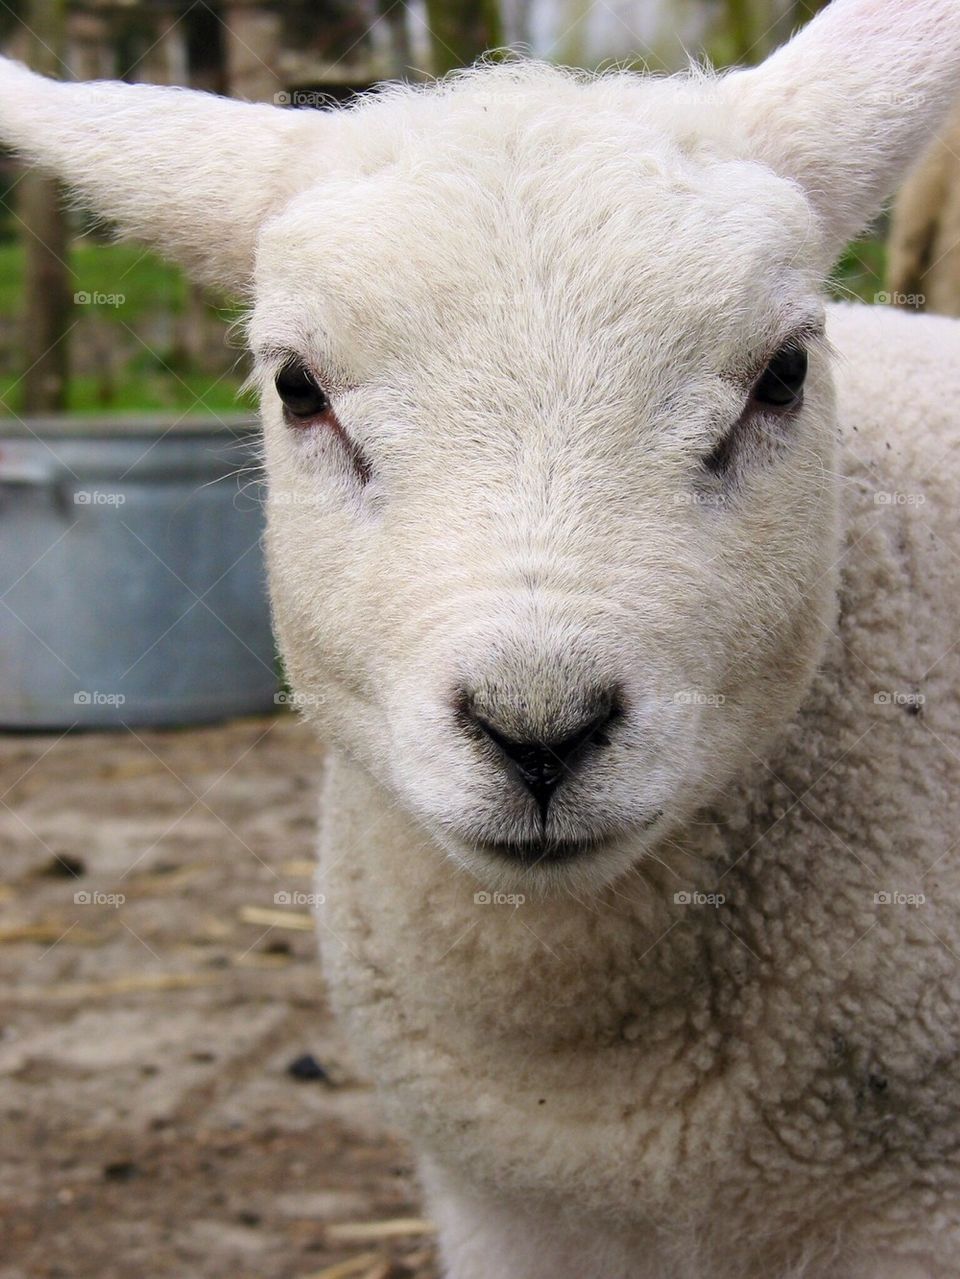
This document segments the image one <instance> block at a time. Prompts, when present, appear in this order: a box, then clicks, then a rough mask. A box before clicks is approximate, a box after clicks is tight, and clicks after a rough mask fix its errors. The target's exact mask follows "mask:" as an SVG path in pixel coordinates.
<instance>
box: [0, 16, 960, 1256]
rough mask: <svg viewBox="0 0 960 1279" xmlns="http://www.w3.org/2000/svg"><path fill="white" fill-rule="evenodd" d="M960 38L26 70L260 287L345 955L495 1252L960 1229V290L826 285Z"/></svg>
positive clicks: (445, 1240) (47, 108)
mask: <svg viewBox="0 0 960 1279" xmlns="http://www.w3.org/2000/svg"><path fill="white" fill-rule="evenodd" d="M958 79H960V0H898V2H897V3H893V2H891V0H833V3H831V4H830V5H829V6H828V7H827V9H826V10H825V11H824V12H823V13H822V14H821V15H820V16H819V17H817V18H816V19H815V20H814V21H813V22H812V23H811V24H810V25H809V26H808V27H806V28H805V29H804V30H803V31H802V32H801V33H800V35H799V36H798V37H797V38H796V39H795V40H793V41H791V42H790V44H788V45H787V46H785V48H784V49H782V50H781V51H779V52H778V53H777V54H775V55H774V56H773V57H772V58H771V59H769V60H768V61H767V63H765V64H764V65H763V66H762V67H759V68H757V69H752V70H749V71H743V72H735V73H733V74H731V75H728V76H724V77H712V76H708V75H705V74H700V73H691V74H690V75H687V76H680V77H674V78H670V79H655V78H647V77H641V76H636V75H632V74H620V73H617V74H611V75H608V76H602V77H599V78H593V77H587V76H577V75H573V74H570V73H565V72H560V71H557V70H555V69H552V68H549V67H544V66H538V65H528V64H523V63H520V64H515V65H510V66H502V67H487V68H479V69H477V70H475V71H470V72H467V73H464V74H462V75H458V76H454V77H453V78H451V79H449V80H447V81H444V82H442V83H440V84H438V85H436V86H431V87H428V88H420V89H411V88H401V87H392V88H388V89H385V90H384V91H382V92H381V93H379V94H377V95H374V96H372V97H370V98H367V99H365V100H364V101H362V102H361V103H359V104H358V105H357V106H356V107H354V108H352V109H350V110H346V111H339V112H321V113H311V112H289V111H284V110H281V109H278V108H270V107H263V106H249V105H246V104H242V103H236V102H222V101H220V100H218V99H215V98H212V97H209V96H206V95H200V94H193V93H189V92H186V91H175V90H165V89H156V88H150V87H145V86H123V85H74V84H63V85H58V84H53V83H51V82H49V81H45V80H42V79H41V78H39V77H36V76H33V75H31V74H30V73H29V72H27V71H26V70H24V69H23V68H20V67H16V66H14V65H12V64H9V63H0V138H2V139H3V140H4V141H6V142H8V143H10V144H12V145H14V146H15V147H17V148H18V149H19V150H20V151H21V152H23V153H24V154H25V155H26V156H27V157H29V158H30V159H32V160H34V161H36V162H37V163H40V164H42V165H44V166H46V167H48V168H50V169H52V170H54V171H56V172H58V173H60V174H61V175H62V176H63V177H64V178H65V179H66V180H67V181H68V182H70V183H71V184H72V185H73V186H74V187H75V188H76V190H77V192H78V194H79V195H80V197H81V198H83V199H85V200H86V201H88V202H89V203H91V204H92V205H93V206H94V207H95V208H96V209H98V210H99V211H100V212H101V213H103V214H104V215H106V216H108V217H111V218H113V219H115V220H116V221H117V222H118V224H119V226H120V229H121V230H122V231H123V232H125V233H126V234H130V235H134V236H139V237H141V238H143V239H146V240H148V241H149V242H151V243H154V244H157V245H158V246H159V247H160V248H161V249H163V250H164V251H166V252H167V253H170V254H171V255H173V256H174V257H176V258H178V259H179V260H180V261H183V262H184V263H185V264H186V265H187V266H188V267H190V269H191V270H193V271H194V272H195V273H197V274H198V275H201V276H202V277H203V278H205V279H208V280H214V281H216V282H218V283H219V284H221V285H223V286H225V287H228V288H232V289H235V290H237V291H240V292H241V293H243V294H244V295H246V296H247V297H248V298H249V300H250V303H251V314H250V322H249V339H250V344H251V348H252V350H253V352H254V355H255V357H256V373H255V379H254V380H255V382H256V383H257V385H258V386H259V387H260V389H261V391H262V412H263V422H264V451H265V458H266V465H267V471H268V478H269V496H268V537H267V551H268V558H269V567H270V577H271V594H272V599H273V607H274V616H275V621H276V628H277V633H278V638H279V641H280V645H281V648H282V650H283V654H284V658H285V661H286V664H287V669H288V671H289V673H290V676H291V680H292V682H293V684H294V686H295V688H296V690H297V692H298V694H299V698H298V700H299V701H300V703H301V704H302V705H303V706H304V707H305V709H306V713H307V715H308V717H309V718H310V720H311V721H312V722H313V723H314V724H315V725H316V727H317V730H318V731H319V732H320V733H321V734H322V735H323V737H324V739H325V740H326V741H327V742H328V743H329V744H330V747H331V750H330V763H329V767H328V770H327V776H326V781H325V786H324V791H323V802H322V817H323V822H322V825H323V835H322V849H321V865H320V871H319V875H320V889H321V892H322V893H323V895H324V896H325V898H326V906H325V909H324V912H323V913H322V915H321V918H320V925H321V935H322V938H323V945H324V952H325V968H326V972H327V975H328V978H329V980H330V983H331V988H332V992H333V998H334V1001H335V1003H336V1005H337V1007H338V1008H339V1010H340V1012H341V1014H342V1016H343V1017H344V1019H345V1020H346V1022H347V1024H348V1025H349V1027H350V1028H351V1031H352V1033H353V1037H354V1041H355V1044H356V1046H357V1048H358V1051H359V1052H360V1054H361V1057H362V1059H363V1060H364V1062H365V1063H366V1065H367V1067H368V1069H369V1071H370V1073H371V1075H372V1076H373V1077H374V1078H376V1080H377V1081H378V1082H379V1084H380V1086H381V1088H382V1091H383V1094H384V1097H385V1100H386V1103H387V1105H388V1107H389V1109H390V1112H391V1114H392V1115H393V1117H394V1118H395V1120H396V1121H397V1122H399V1123H400V1124H401V1125H403V1127H404V1128H405V1129H406V1130H407V1131H408V1133H409V1134H410V1137H411V1140H412V1141H413V1143H414V1145H415V1147H416V1149H417V1150H418V1152H419V1155H420V1158H421V1164H422V1168H423V1175H424V1183H425V1188H426V1193H427V1201H428V1208H429V1211H430V1212H431V1213H433V1214H434V1215H435V1216H436V1219H437V1221H438V1223H439V1227H440V1232H441V1245H442V1251H443V1258H444V1265H445V1267H446V1274H447V1276H448V1279H801V1277H804V1279H946V1277H947V1276H950V1275H953V1274H956V1273H957V1263H956V1257H957V1254H958V1249H960V1184H958V1182H960V1167H958V1157H957V1154H956V1152H957V1149H958V1147H960V1117H958V1113H957V1111H958V1099H960V1087H958V1085H960V1079H958V1073H960V1066H958V1064H957V1063H958V1048H960V1042H958V1041H960V1011H958V998H957V994H958V990H960V985H958V963H960V960H958V955H960V926H958V924H957V922H956V920H957V911H956V902H957V889H958V883H957V879H958V873H960V860H958V856H957V853H956V851H955V846H956V840H957V830H958V828H960V823H958V816H960V814H958V812H957V805H958V785H957V783H958V780H960V740H958V726H960V721H958V715H957V710H958V708H957V695H958V694H957V690H958V687H960V641H958V638H957V636H958V632H957V616H958V615H957V603H956V582H957V580H958V569H957V565H958V557H960V529H958V515H957V501H956V492H957V482H958V478H960V476H958V463H957V460H956V431H957V427H956V420H957V409H956V405H957V403H958V401H960V359H958V356H960V349H958V346H960V336H958V333H960V331H958V330H957V329H956V327H955V326H954V325H953V324H952V323H950V322H947V321H937V320H932V319H925V320H919V319H915V318H910V317H905V316H902V315H899V314H892V313H889V312H885V311H881V310H870V309H866V308H860V307H849V308H843V307H841V308H837V307H830V308H827V307H825V305H824V302H823V297H822V286H823V280H824V276H825V274H826V273H827V272H828V270H829V268H830V265H831V263H832V261H833V259H834V257H835V256H836V254H837V253H838V252H839V251H840V249H841V248H842V246H843V244H844V243H845V242H846V241H847V239H848V238H849V237H850V236H851V235H853V234H855V233H856V232H857V230H858V229H859V228H860V227H861V226H862V225H863V223H864V222H865V221H866V220H867V219H869V217H871V216H872V215H873V213H874V212H875V211H876V209H877V206H878V205H879V204H880V202H881V201H882V200H883V199H884V198H885V197H886V196H888V195H889V194H890V193H891V192H892V191H893V189H894V188H895V185H896V183H897V181H898V180H899V177H900V176H901V174H902V172H903V170H904V168H905V167H906V166H907V164H908V163H909V161H910V159H911V158H912V157H913V155H914V154H915V153H916V152H917V151H918V150H919V148H920V147H921V146H922V144H923V143H924V141H925V140H926V139H927V138H928V137H929V136H930V135H931V132H932V131H933V130H935V129H936V128H937V127H938V124H939V122H940V120H941V119H942V118H943V115H944V114H945V112H946V110H947V108H948V106H949V105H950V103H951V102H952V100H953V98H954V95H955V92H956V85H957V82H958Z"/></svg>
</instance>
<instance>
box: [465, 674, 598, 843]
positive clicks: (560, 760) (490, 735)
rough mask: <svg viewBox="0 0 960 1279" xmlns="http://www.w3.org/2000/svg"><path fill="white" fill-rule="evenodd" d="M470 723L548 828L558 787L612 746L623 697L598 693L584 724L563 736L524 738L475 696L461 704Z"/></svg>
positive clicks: (583, 720) (585, 715) (582, 719)
mask: <svg viewBox="0 0 960 1279" xmlns="http://www.w3.org/2000/svg"><path fill="white" fill-rule="evenodd" d="M461 709H462V711H463V714H464V717H465V718H466V720H467V722H468V723H469V724H470V725H471V726H472V727H473V728H474V729H475V730H479V731H480V732H481V733H482V734H483V736H484V737H485V738H486V739H488V740H489V741H491V742H492V743H493V744H494V746H496V748H497V750H498V751H499V752H500V754H501V755H502V756H503V758H504V759H506V760H507V761H508V763H509V764H510V765H511V767H512V768H513V771H514V772H515V773H516V775H517V776H518V777H519V779H520V780H521V781H522V782H523V784H524V786H526V788H527V790H528V791H529V792H530V794H531V795H532V796H533V798H534V800H535V802H536V805H537V808H538V809H539V811H540V820H541V822H542V823H543V824H544V825H546V820H547V809H548V807H549V805H550V801H551V799H552V798H553V794H554V792H555V791H556V789H557V787H558V786H559V785H560V783H561V782H562V781H563V780H564V778H565V777H569V776H570V774H571V773H573V771H574V770H575V769H576V767H577V766H578V764H579V763H580V761H581V759H583V758H584V757H585V756H586V755H587V754H588V753H593V752H594V751H596V750H598V749H602V748H603V747H605V746H608V745H609V744H610V737H609V734H608V730H609V728H610V726H611V724H612V723H613V721H614V720H615V719H616V718H617V717H618V716H619V714H620V698H619V694H618V692H617V691H615V690H613V689H610V690H608V691H605V692H604V693H601V694H598V695H597V697H596V698H595V699H593V700H592V701H591V704H590V707H589V709H588V710H587V711H586V713H585V714H584V715H583V716H582V717H581V719H580V721H579V722H578V723H577V724H575V726H574V727H573V728H572V729H570V728H568V729H566V731H564V732H563V734H562V735H560V736H556V737H552V736H549V735H547V736H542V737H534V736H532V735H529V736H528V735H523V736H520V735H518V734H517V732H516V729H515V728H514V730H513V731H512V732H510V731H507V730H506V728H505V727H503V726H502V725H499V724H498V723H497V722H496V720H495V719H494V718H493V717H492V716H491V714H490V713H489V712H487V711H486V709H485V710H484V712H481V711H480V710H478V709H477V707H476V705H475V704H474V701H473V699H472V698H471V697H469V696H467V697H465V698H464V699H463V700H462V701H461Z"/></svg>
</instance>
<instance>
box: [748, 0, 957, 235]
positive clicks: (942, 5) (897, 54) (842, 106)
mask: <svg viewBox="0 0 960 1279" xmlns="http://www.w3.org/2000/svg"><path fill="white" fill-rule="evenodd" d="M958 90H960V0H832V3H831V4H829V5H828V6H827V8H826V9H824V10H823V12H822V13H820V14H819V15H818V16H817V17H816V18H814V20H813V21H812V22H811V23H810V24H809V25H808V26H807V27H805V28H804V29H803V30H802V31H801V32H800V33H799V34H798V35H796V36H795V37H794V38H793V40H791V41H790V43H789V44H786V45H784V46H783V48H781V49H779V50H777V52H776V53H774V54H773V55H772V56H771V57H769V58H768V59H767V60H766V62H764V63H763V64H762V65H761V66H759V67H757V68H755V69H752V70H749V71H739V72H735V73H734V74H733V75H731V76H728V77H727V78H726V80H725V81H724V82H723V92H725V93H729V94H730V101H731V102H732V104H733V110H734V112H735V114H736V115H737V118H738V120H739V122H740V124H741V125H742V127H743V129H744V131H745V133H746V135H747V146H748V150H749V151H750V152H751V153H752V154H753V155H755V156H756V157H757V158H759V159H762V160H763V161H764V162H765V163H767V164H768V165H770V167H771V168H773V169H775V170H776V171H777V172H779V173H781V174H783V175H784V176H785V177H789V178H791V179H793V180H794V181H796V182H797V183H799V184H800V185H801V186H802V187H803V188H804V190H805V191H806V193H807V196H808V197H809V199H810V201H811V203H812V205H813V208H814V210H815V211H816V213H817V215H818V218H819V221H820V224H821V227H822V231H823V237H824V247H825V249H826V250H827V252H828V253H829V254H830V255H833V256H835V255H836V254H837V253H839V251H840V250H841V249H842V248H843V245H844V244H845V243H846V242H847V241H848V240H850V239H853V238H854V237H855V236H856V235H857V234H858V233H859V232H860V231H861V230H863V228H864V226H865V225H866V224H867V222H868V221H869V220H870V219H871V218H872V217H873V216H874V215H875V214H876V213H877V212H878V211H879V209H880V207H881V205H882V203H883V201H884V200H885V199H886V198H887V197H888V196H890V195H891V194H892V193H893V191H894V190H895V188H896V186H897V183H898V182H899V180H900V178H901V177H902V176H903V174H904V172H905V170H906V169H907V167H908V166H909V164H910V163H911V162H912V161H913V160H914V159H915V158H916V156H917V155H918V154H919V152H920V150H921V149H922V147H923V144H924V143H925V142H927V141H928V140H929V138H930V136H931V134H932V132H933V131H934V130H935V129H936V128H937V127H938V126H939V125H940V123H941V122H942V120H943V119H944V117H945V116H946V113H947V110H948V108H949V106H950V104H951V103H952V102H953V101H954V100H955V98H956V96H957V93H958Z"/></svg>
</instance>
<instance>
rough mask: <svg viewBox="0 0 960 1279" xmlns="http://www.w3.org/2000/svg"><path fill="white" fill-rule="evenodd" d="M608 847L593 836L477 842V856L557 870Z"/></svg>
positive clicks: (604, 842)
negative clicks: (488, 854) (485, 854)
mask: <svg viewBox="0 0 960 1279" xmlns="http://www.w3.org/2000/svg"><path fill="white" fill-rule="evenodd" d="M608 843H609V838H605V837H603V836H596V837H594V838H590V839H560V840H555V839H543V840H519V841H517V842H515V843H514V842H511V841H509V840H491V841H488V840H481V841H479V842H478V843H477V845H476V848H477V851H478V852H481V853H490V854H492V855H493V856H495V857H502V858H504V859H505V860H507V861H510V862H513V863H514V864H515V865H520V866H523V867H524V869H526V870H532V869H533V867H534V866H557V865H560V864H561V863H563V862H571V861H574V860H575V859H576V858H578V857H584V856H586V855H587V854H588V853H595V852H597V851H599V850H600V849H601V848H603V847H604V846H605V845H606V844H608Z"/></svg>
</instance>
